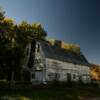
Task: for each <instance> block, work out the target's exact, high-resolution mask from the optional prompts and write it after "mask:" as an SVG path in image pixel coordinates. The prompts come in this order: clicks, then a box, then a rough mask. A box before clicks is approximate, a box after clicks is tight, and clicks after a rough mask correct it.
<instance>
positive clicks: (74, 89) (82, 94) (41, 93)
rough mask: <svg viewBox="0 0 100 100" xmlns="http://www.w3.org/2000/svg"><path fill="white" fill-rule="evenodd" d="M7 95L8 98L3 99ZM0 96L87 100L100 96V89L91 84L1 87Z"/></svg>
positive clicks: (17, 99)
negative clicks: (86, 99)
mask: <svg viewBox="0 0 100 100" xmlns="http://www.w3.org/2000/svg"><path fill="white" fill-rule="evenodd" d="M93 91H95V92H93ZM5 96H6V99H3V97H5ZM0 97H1V99H0V100H85V99H84V98H90V97H100V89H99V88H98V87H94V86H90V85H85V86H82V85H78V86H74V85H73V86H59V85H57V86H56V85H55V86H49V87H38V86H37V87H29V88H28V87H27V88H26V87H21V88H16V89H15V90H11V89H8V88H5V89H0ZM7 98H11V99H7Z"/></svg>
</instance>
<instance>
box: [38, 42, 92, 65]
mask: <svg viewBox="0 0 100 100" xmlns="http://www.w3.org/2000/svg"><path fill="white" fill-rule="evenodd" d="M40 44H41V46H42V49H43V52H44V54H45V57H46V58H51V59H55V60H59V61H63V62H70V63H74V64H79V65H85V66H89V65H90V64H89V63H88V61H87V60H86V58H85V57H84V55H83V54H82V53H75V52H72V51H70V50H66V49H63V48H60V47H57V46H54V45H51V44H50V43H47V42H41V43H40Z"/></svg>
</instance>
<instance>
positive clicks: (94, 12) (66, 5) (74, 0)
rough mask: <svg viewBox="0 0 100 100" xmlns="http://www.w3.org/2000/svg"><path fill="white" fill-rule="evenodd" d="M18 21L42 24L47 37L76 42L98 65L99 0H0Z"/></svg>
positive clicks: (99, 60) (99, 47)
mask: <svg viewBox="0 0 100 100" xmlns="http://www.w3.org/2000/svg"><path fill="white" fill-rule="evenodd" d="M0 6H1V7H3V8H4V10H5V11H6V16H8V17H12V18H14V20H16V22H17V23H19V22H20V21H22V20H27V21H28V22H30V23H32V22H33V23H34V22H35V23H41V24H42V25H43V26H44V28H45V30H46V31H47V32H48V37H50V38H55V39H60V40H64V41H65V42H68V43H74V44H79V45H80V47H81V50H82V52H83V53H84V54H85V56H86V57H87V59H88V60H89V61H90V62H92V63H97V64H100V2H99V0H0Z"/></svg>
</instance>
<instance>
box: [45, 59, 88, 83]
mask: <svg viewBox="0 0 100 100" xmlns="http://www.w3.org/2000/svg"><path fill="white" fill-rule="evenodd" d="M55 74H58V77H57V76H55ZM67 74H70V75H69V77H70V80H71V81H76V82H77V81H79V77H80V76H82V75H84V77H83V80H84V81H88V80H86V78H87V75H89V67H87V66H82V65H75V64H72V63H66V62H62V61H58V60H52V59H49V58H47V59H46V79H47V80H48V81H51V80H55V79H56V78H57V80H59V81H68V80H69V79H68V76H67ZM81 78H82V77H81Z"/></svg>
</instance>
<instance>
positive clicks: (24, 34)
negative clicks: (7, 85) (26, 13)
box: [0, 11, 46, 80]
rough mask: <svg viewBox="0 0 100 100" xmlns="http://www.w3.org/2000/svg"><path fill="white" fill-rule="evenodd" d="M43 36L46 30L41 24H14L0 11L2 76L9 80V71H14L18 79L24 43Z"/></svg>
mask: <svg viewBox="0 0 100 100" xmlns="http://www.w3.org/2000/svg"><path fill="white" fill-rule="evenodd" d="M45 37H46V32H45V30H44V29H43V27H42V26H41V24H29V23H28V22H26V21H22V22H21V23H20V24H15V22H14V21H13V20H12V19H11V18H5V17H4V12H2V11H0V69H2V72H3V75H5V76H3V77H6V78H7V79H8V80H10V79H11V73H12V72H14V73H15V75H16V76H15V78H16V79H18V77H19V76H20V71H21V66H22V63H23V59H24V57H25V54H24V50H25V48H26V45H27V44H28V43H29V42H32V40H33V39H39V40H40V39H42V40H44V39H45Z"/></svg>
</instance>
